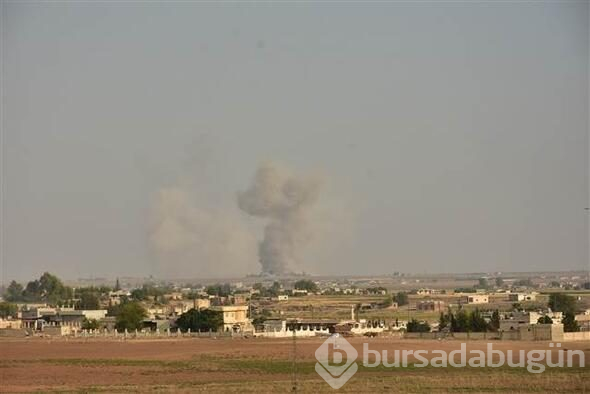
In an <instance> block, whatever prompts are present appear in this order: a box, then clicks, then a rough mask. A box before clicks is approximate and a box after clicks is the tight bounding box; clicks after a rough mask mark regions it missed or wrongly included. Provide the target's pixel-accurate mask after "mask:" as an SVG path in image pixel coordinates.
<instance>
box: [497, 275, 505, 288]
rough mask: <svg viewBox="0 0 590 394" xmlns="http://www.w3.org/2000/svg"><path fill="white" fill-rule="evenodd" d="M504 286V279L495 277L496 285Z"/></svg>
mask: <svg viewBox="0 0 590 394" xmlns="http://www.w3.org/2000/svg"><path fill="white" fill-rule="evenodd" d="M502 286H504V279H502V278H499V277H498V278H496V287H502Z"/></svg>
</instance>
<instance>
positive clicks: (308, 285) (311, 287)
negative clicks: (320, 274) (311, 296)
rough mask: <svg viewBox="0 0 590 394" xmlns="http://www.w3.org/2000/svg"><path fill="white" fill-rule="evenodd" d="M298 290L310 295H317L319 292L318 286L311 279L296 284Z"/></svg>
mask: <svg viewBox="0 0 590 394" xmlns="http://www.w3.org/2000/svg"><path fill="white" fill-rule="evenodd" d="M293 287H295V289H297V290H307V291H308V292H309V293H315V292H317V291H318V285H316V284H315V282H313V281H312V280H309V279H301V280H298V281H297V282H295V284H294V285H293Z"/></svg>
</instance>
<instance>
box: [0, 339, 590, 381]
mask: <svg viewBox="0 0 590 394" xmlns="http://www.w3.org/2000/svg"><path fill="white" fill-rule="evenodd" d="M322 341H323V339H320V338H312V339H297V342H296V346H295V348H296V367H295V369H296V387H297V390H298V391H301V392H329V391H333V390H332V389H331V388H330V387H329V386H328V385H327V384H326V383H325V382H324V381H323V380H322V379H321V378H320V377H319V376H318V375H317V373H316V372H315V370H314V366H315V362H316V360H315V356H314V354H315V350H316V349H317V348H318V346H319V345H320V344H321V343H322ZM349 341H350V342H351V344H352V345H353V346H354V347H355V349H356V350H357V351H358V353H359V359H357V361H358V362H359V366H360V368H359V371H358V372H357V373H356V374H355V376H353V378H352V379H351V380H350V381H349V382H348V383H347V384H346V385H344V387H342V388H341V389H340V391H345V392H368V391H371V392H382V391H387V392H390V391H397V392H450V391H455V392H457V391H459V392H585V391H586V390H590V368H589V367H588V366H585V367H584V368H581V367H579V366H577V367H573V368H547V370H546V371H545V372H544V373H542V374H531V373H529V372H527V370H526V368H508V367H503V368H489V367H486V368H473V367H466V368H453V367H448V368H434V367H426V368H417V367H412V365H411V363H412V362H414V361H416V360H415V359H413V358H412V356H410V357H409V362H410V365H409V366H408V367H407V368H385V367H381V368H366V367H363V366H362V365H361V364H360V363H361V362H362V359H361V356H360V355H361V354H362V347H363V343H368V346H369V348H370V349H372V350H378V351H380V352H382V351H383V350H387V351H388V354H390V355H391V354H393V351H394V350H396V349H399V350H404V349H407V350H418V349H423V350H429V351H432V350H434V349H437V350H445V351H447V352H450V351H451V350H456V349H459V348H460V344H461V342H459V341H455V340H448V341H433V340H428V341H424V340H400V339H393V338H386V337H384V338H370V339H368V338H352V339H349ZM486 345H487V342H484V341H470V342H467V349H468V350H475V349H478V350H482V351H484V352H485V351H486ZM493 346H494V350H501V351H506V350H508V349H512V350H513V351H514V350H521V349H522V350H525V351H528V350H543V349H550V348H549V344H548V343H545V342H508V341H494V342H493ZM562 348H564V349H572V350H582V351H583V352H584V353H585V357H586V360H590V343H588V342H579V343H564V344H563V347H562ZM293 349H294V344H293V341H292V340H290V339H286V340H280V339H260V338H258V339H208V338H199V339H162V340H156V339H149V340H137V339H133V340H119V341H115V340H103V339H94V338H93V339H86V340H80V339H76V340H72V339H69V340H66V339H61V338H60V339H46V338H29V339H10V340H9V339H2V340H0V357H1V359H0V381H1V386H0V391H1V392H109V393H110V392H146V391H150V392H198V391H206V392H288V391H292V388H293V353H294V350H293Z"/></svg>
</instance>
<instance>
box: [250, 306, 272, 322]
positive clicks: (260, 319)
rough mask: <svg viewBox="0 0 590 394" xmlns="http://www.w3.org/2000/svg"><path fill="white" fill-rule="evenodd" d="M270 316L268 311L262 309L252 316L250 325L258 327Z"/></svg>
mask: <svg viewBox="0 0 590 394" xmlns="http://www.w3.org/2000/svg"><path fill="white" fill-rule="evenodd" d="M270 316H271V313H270V311H269V310H268V309H262V311H261V312H260V313H257V314H255V315H254V316H253V318H252V324H254V325H259V324H262V323H264V322H265V321H266V320H268V319H269V318H270Z"/></svg>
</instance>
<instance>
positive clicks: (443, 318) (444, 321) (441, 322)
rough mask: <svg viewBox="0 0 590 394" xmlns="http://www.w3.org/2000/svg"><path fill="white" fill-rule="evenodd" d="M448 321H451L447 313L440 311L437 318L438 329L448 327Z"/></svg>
mask: <svg viewBox="0 0 590 394" xmlns="http://www.w3.org/2000/svg"><path fill="white" fill-rule="evenodd" d="M450 323H451V321H450V318H449V315H446V314H445V313H443V312H441V313H440V317H439V319H438V330H439V331H442V330H444V329H446V328H447V327H449V325H450Z"/></svg>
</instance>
